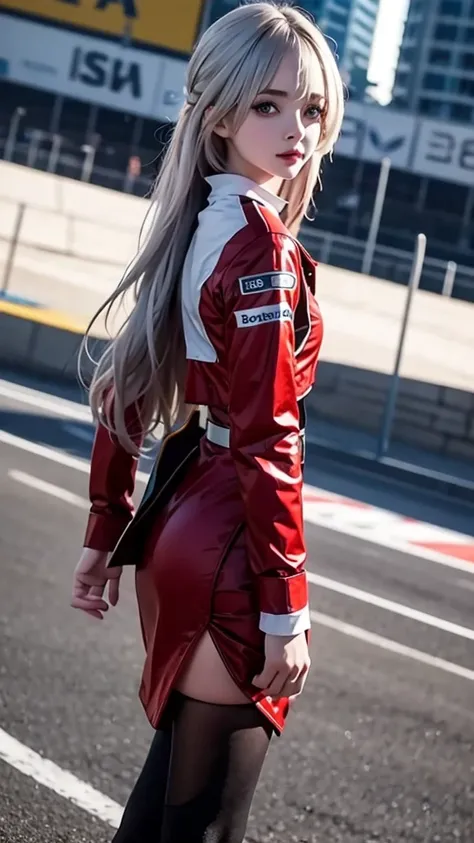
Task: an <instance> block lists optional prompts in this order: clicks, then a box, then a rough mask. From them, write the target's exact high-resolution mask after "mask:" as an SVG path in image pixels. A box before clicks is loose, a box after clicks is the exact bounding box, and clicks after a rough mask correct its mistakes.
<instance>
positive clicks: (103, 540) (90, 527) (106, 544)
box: [84, 512, 131, 552]
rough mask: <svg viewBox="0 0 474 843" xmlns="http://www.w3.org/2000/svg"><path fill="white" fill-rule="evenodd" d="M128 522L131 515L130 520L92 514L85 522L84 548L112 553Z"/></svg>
mask: <svg viewBox="0 0 474 843" xmlns="http://www.w3.org/2000/svg"><path fill="white" fill-rule="evenodd" d="M130 520H131V515H130V518H123V517H120V518H117V517H114V516H113V515H110V514H107V515H105V514H104V515H102V514H99V513H97V512H92V513H91V514H90V515H89V520H88V522H87V528H86V535H85V537H84V547H91V548H93V549H94V550H105V551H108V552H112V550H114V549H115V547H116V545H117V543H118V540H119V539H120V537H121V535H122V533H123V532H124V530H125V528H126V527H127V526H128V524H129V522H130Z"/></svg>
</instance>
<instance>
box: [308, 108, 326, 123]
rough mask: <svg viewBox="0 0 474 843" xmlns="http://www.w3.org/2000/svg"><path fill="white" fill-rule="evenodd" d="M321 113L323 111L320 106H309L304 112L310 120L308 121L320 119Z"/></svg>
mask: <svg viewBox="0 0 474 843" xmlns="http://www.w3.org/2000/svg"><path fill="white" fill-rule="evenodd" d="M322 113H323V109H322V108H321V106H320V105H310V106H309V108H308V109H307V110H306V114H307V115H308V117H309V118H310V120H317V119H319V118H321V115H322Z"/></svg>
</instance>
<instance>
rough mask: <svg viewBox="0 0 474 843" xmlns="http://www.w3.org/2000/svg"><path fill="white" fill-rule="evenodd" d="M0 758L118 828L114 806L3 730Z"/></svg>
mask: <svg viewBox="0 0 474 843" xmlns="http://www.w3.org/2000/svg"><path fill="white" fill-rule="evenodd" d="M0 758H2V759H3V761H5V762H6V763H7V764H10V766H11V767H15V769H16V770H19V771H20V773H24V775H25V776H29V777H30V778H32V779H34V780H35V781H37V782H38V783H39V784H42V785H43V786H44V787H47V788H48V789H49V790H52V791H54V793H57V794H59V796H62V797H64V799H68V800H69V801H70V802H73V803H74V805H77V806H78V807H79V808H82V809H83V810H84V811H87V813H88V814H91V815H92V816H93V817H98V819H100V820H102V821H103V822H104V823H108V825H111V826H112V828H118V826H119V824H120V820H121V817H122V813H123V808H122V807H121V806H120V805H118V804H117V802H114V801H113V800H112V799H109V798H108V797H107V796H104V795H103V794H102V793H100V792H99V791H98V790H95V789H94V788H93V787H91V786H90V785H89V784H87V783H86V782H83V781H81V780H80V779H78V778H76V776H74V775H73V774H72V773H68V772H67V771H66V770H62V769H61V767H58V766H57V764H54V762H53V761H48V759H47V758H43V757H42V756H41V755H39V754H38V753H37V752H34V751H33V750H32V749H29V747H27V746H25V745H24V744H22V743H20V741H17V740H16V738H13V737H12V736H11V735H9V734H8V733H7V732H4V731H3V729H0Z"/></svg>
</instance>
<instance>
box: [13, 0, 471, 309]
mask: <svg viewBox="0 0 474 843" xmlns="http://www.w3.org/2000/svg"><path fill="white" fill-rule="evenodd" d="M235 5H236V3H234V2H232V1H231V0H175V2H173V3H162V2H157V0H141V2H138V0H121V2H118V0H114V1H113V2H112V0H97V2H95V1H94V2H92V0H75V2H71V0H4V2H2V3H1V4H0V10H1V17H0V77H1V81H0V155H1V154H3V157H4V158H5V159H7V160H9V161H14V162H17V163H21V164H28V165H29V166H30V167H36V168H38V169H44V170H50V171H54V172H57V173H58V174H60V175H65V176H69V177H73V178H78V179H84V180H88V181H89V180H90V181H91V182H93V183H96V184H100V185H104V186H107V187H111V188H114V189H116V190H121V191H127V192H131V193H136V194H138V195H141V196H143V195H144V194H145V192H146V190H147V189H148V187H149V184H150V181H151V179H152V177H153V175H154V173H155V172H156V167H157V156H158V155H159V150H160V149H161V148H162V144H163V142H164V141H166V138H167V137H168V136H169V132H170V131H171V129H172V126H173V121H174V120H175V119H176V115H177V112H178V110H179V107H180V105H181V102H182V97H183V92H182V91H183V80H184V73H185V66H186V60H187V57H188V56H189V53H190V51H191V49H192V45H193V43H194V41H195V39H196V37H197V35H198V34H199V32H201V31H202V30H203V29H204V28H205V27H206V26H208V25H209V24H210V23H211V22H212V21H214V20H215V19H216V18H218V17H219V16H221V15H222V14H224V13H225V12H227V11H228V10H229V9H230V8H232V7H233V6H235ZM299 5H300V6H301V7H303V8H305V9H307V11H308V12H310V13H311V14H312V15H314V17H315V18H316V20H317V22H318V23H319V25H320V26H321V28H322V29H323V30H324V32H325V33H326V34H327V36H328V39H329V40H330V43H331V45H332V47H333V49H334V51H335V52H336V53H337V56H338V61H339V64H340V67H341V72H342V75H343V77H344V80H345V82H346V84H347V87H348V91H349V101H348V105H347V115H346V120H345V124H344V132H343V136H342V138H341V140H340V142H339V145H338V147H337V149H336V162H337V166H332V165H331V164H330V163H327V165H326V166H325V172H324V188H325V189H324V191H323V193H322V194H320V195H319V196H318V198H317V207H318V214H317V218H316V220H315V222H314V223H313V224H310V223H308V225H307V230H306V231H305V235H306V240H307V243H308V245H310V246H311V249H312V251H313V252H314V253H316V254H317V256H318V257H319V258H320V259H321V260H322V261H323V262H325V263H330V264H333V265H336V266H341V267H345V268H348V269H353V270H359V269H360V268H361V267H362V263H363V256H364V247H365V244H366V241H367V237H368V234H369V230H370V226H371V222H372V215H373V209H374V199H375V195H376V191H377V186H378V185H379V181H380V164H381V161H382V159H383V158H389V159H390V163H391V170H390V173H389V178H388V183H387V185H386V190H385V192H384V196H383V213H382V215H381V219H380V226H379V228H378V231H377V237H376V242H377V248H376V249H375V253H374V255H373V263H371V266H370V268H371V269H372V271H373V272H374V274H376V275H378V276H379V277H385V278H390V280H392V281H402V282H404V281H406V280H407V278H408V272H409V264H410V260H411V253H412V251H413V246H414V240H415V236H416V234H417V233H418V232H419V231H423V232H424V233H425V234H426V235H427V238H428V250H427V256H428V261H427V263H426V265H425V268H424V272H423V278H422V283H421V286H422V287H425V288H426V289H431V290H433V291H436V292H441V290H442V285H443V281H444V277H445V269H446V263H447V262H448V261H451V260H455V261H456V263H457V265H458V268H457V273H456V280H455V283H454V292H453V294H454V296H455V297H460V298H463V299H467V300H470V301H472V300H473V299H474V274H473V273H472V272H471V269H472V266H473V257H474V227H473V221H474V130H473V128H472V124H473V117H474V50H473V46H474V0H411V2H409V1H408V0H305V2H302V3H299ZM365 268H366V269H367V266H366V267H365Z"/></svg>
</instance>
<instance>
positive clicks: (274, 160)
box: [215, 51, 326, 190]
mask: <svg viewBox="0 0 474 843" xmlns="http://www.w3.org/2000/svg"><path fill="white" fill-rule="evenodd" d="M311 79H312V84H311V91H310V95H309V96H308V97H301V93H300V92H299V91H298V82H299V79H298V55H297V53H296V52H295V51H289V52H288V53H287V54H286V55H285V56H284V58H283V59H282V61H281V63H280V66H279V68H278V70H277V72H276V73H275V76H274V77H273V79H272V81H271V83H270V85H269V86H268V88H267V89H266V90H265V91H262V92H261V93H260V94H258V96H257V97H256V98H255V100H254V102H253V103H252V107H251V109H250V111H249V113H248V115H247V117H246V119H245V121H244V122H243V124H242V125H241V126H240V128H239V129H238V131H237V132H234V133H233V132H232V130H231V128H230V126H228V125H226V122H225V121H223V123H221V124H220V125H219V126H217V127H216V128H215V131H216V133H217V134H219V135H220V136H221V137H224V138H225V139H226V142H227V148H228V158H227V169H228V172H231V173H238V174H239V175H243V176H247V177H248V178H250V179H252V180H253V181H255V182H257V183H258V184H266V185H267V186H269V187H270V188H274V189H277V190H278V189H279V188H280V186H281V183H282V181H283V180H284V179H294V178H295V177H296V176H297V175H298V173H299V172H300V170H301V169H302V167H303V166H304V164H305V163H306V162H307V161H308V160H309V159H310V158H311V156H312V155H313V154H314V152H315V151H316V148H317V146H318V143H319V139H320V136H321V117H322V114H323V113H324V111H325V108H326V100H325V96H324V90H325V86H324V77H323V72H322V70H321V67H320V65H319V62H318V61H317V60H316V57H315V59H314V67H313V68H312V73H311Z"/></svg>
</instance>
